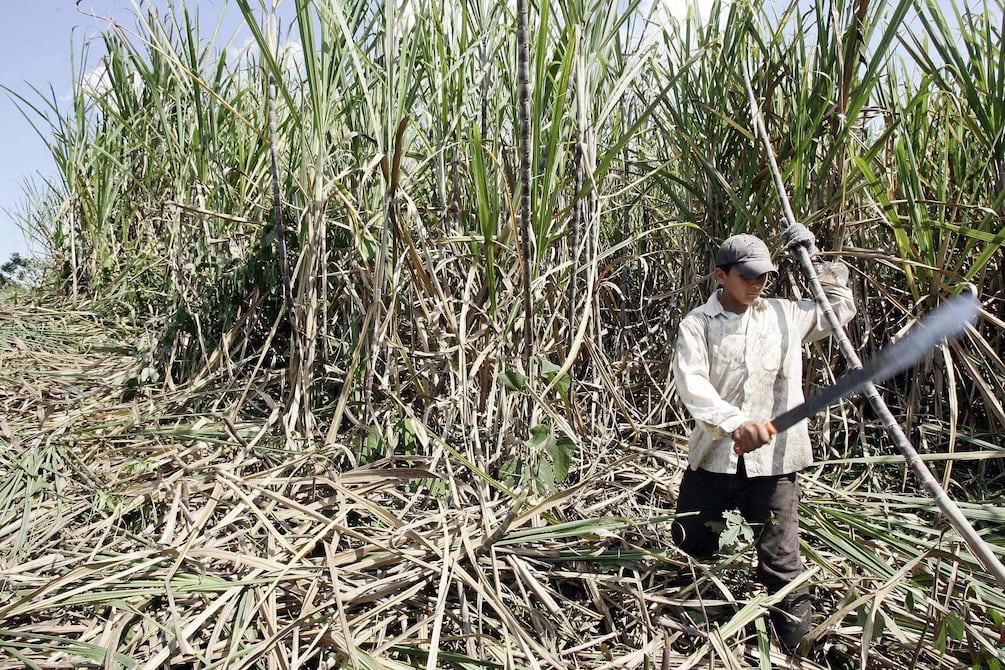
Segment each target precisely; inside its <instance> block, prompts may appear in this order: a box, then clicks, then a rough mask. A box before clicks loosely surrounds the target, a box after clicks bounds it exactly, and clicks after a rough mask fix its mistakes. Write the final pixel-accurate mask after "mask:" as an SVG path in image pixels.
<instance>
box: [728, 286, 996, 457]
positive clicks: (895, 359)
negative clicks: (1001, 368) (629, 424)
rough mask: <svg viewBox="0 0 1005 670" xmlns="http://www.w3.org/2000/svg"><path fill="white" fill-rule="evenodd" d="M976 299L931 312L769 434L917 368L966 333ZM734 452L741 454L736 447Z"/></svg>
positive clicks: (774, 424)
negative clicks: (944, 342)
mask: <svg viewBox="0 0 1005 670" xmlns="http://www.w3.org/2000/svg"><path fill="white" fill-rule="evenodd" d="M980 306H981V305H980V301H979V300H977V296H976V295H975V294H974V293H972V292H970V291H966V292H964V293H963V294H961V295H960V296H958V297H956V298H953V299H952V300H949V301H947V302H945V303H943V304H942V305H940V306H939V307H937V308H936V309H934V310H932V312H931V313H929V314H928V315H927V316H926V317H925V318H923V319H922V320H921V321H919V322H918V323H917V324H915V325H914V326H913V327H912V328H911V329H910V330H909V331H908V332H907V335H905V336H904V337H902V338H901V339H899V340H897V341H896V342H894V343H893V344H889V345H887V346H885V347H883V348H882V349H881V350H880V352H879V353H878V354H876V355H875V356H874V357H873V358H872V359H871V360H869V361H867V362H866V363H865V364H864V365H863V366H862V367H861V368H858V369H856V370H852V371H851V372H849V373H848V374H846V375H844V376H843V377H841V378H840V379H838V380H837V382H835V383H834V385H833V386H828V387H827V388H825V389H824V390H822V391H820V392H819V393H816V394H815V395H813V396H811V397H810V398H809V399H808V400H806V402H804V403H802V404H800V405H797V406H795V407H793V408H792V409H790V410H788V411H787V412H784V413H782V414H779V415H778V416H776V417H775V418H774V419H772V420H771V421H769V422H768V423H767V424H765V426H766V427H767V429H768V432H769V433H772V434H774V433H781V432H782V431H784V430H788V429H789V428H791V427H792V426H794V425H796V424H797V423H799V422H800V421H802V420H803V419H806V418H809V417H811V416H814V415H815V414H817V413H819V412H821V411H823V410H825V409H826V408H828V407H830V406H831V405H833V404H834V403H836V402H837V401H839V400H841V399H842V398H846V397H848V396H850V395H852V394H853V393H857V392H859V391H861V390H862V389H864V388H865V387H866V386H867V385H868V384H870V383H873V384H875V383H878V382H881V381H884V380H886V379H889V378H890V377H892V376H894V375H895V374H897V373H898V372H903V371H904V370H906V369H907V368H909V367H911V366H912V365H914V364H915V363H916V362H918V360H920V359H921V358H922V357H923V356H925V354H927V353H928V352H929V351H931V350H932V349H933V348H935V346H936V345H937V344H938V343H939V342H941V341H942V340H949V339H955V338H957V337H959V336H960V335H962V334H963V333H964V332H966V329H967V328H968V327H969V326H970V324H971V323H973V322H974V321H976V319H977V316H978V314H979V313H980ZM733 450H734V451H736V452H737V453H741V450H739V447H738V446H736V445H734V447H733Z"/></svg>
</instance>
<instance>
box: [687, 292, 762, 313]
mask: <svg viewBox="0 0 1005 670" xmlns="http://www.w3.org/2000/svg"><path fill="white" fill-rule="evenodd" d="M721 292H722V289H721V288H717V289H716V290H714V291H712V295H710V296H709V297H708V300H706V301H705V304H704V305H703V306H702V311H704V312H705V313H706V314H708V315H709V316H741V315H740V314H736V313H734V312H727V311H726V308H725V307H723V306H722V303H721V302H719V293H721ZM767 306H768V303H767V302H766V301H765V300H764V298H758V299H757V300H756V301H755V302H754V304H753V305H751V306H750V309H753V310H756V311H758V312H760V311H761V310H762V309H764V308H765V307H767ZM750 309H748V310H747V311H748V312H749V311H750Z"/></svg>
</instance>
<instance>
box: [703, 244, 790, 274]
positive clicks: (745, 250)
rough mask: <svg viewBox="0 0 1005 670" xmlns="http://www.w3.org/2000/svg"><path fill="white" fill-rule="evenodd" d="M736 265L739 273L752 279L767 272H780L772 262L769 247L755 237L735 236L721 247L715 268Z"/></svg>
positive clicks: (716, 257) (716, 255)
mask: <svg viewBox="0 0 1005 670" xmlns="http://www.w3.org/2000/svg"><path fill="white" fill-rule="evenodd" d="M721 265H735V266H736V269H737V271H738V272H739V273H740V274H741V275H743V276H744V277H746V278H748V279H751V278H753V277H757V276H758V275H763V274H764V273H765V272H778V268H776V267H775V264H774V263H772V262H771V252H770V251H768V245H766V244H765V243H764V242H762V241H761V239H760V238H758V237H755V236H753V235H747V234H741V235H733V236H732V237H728V238H726V240H725V241H724V242H723V243H722V244H721V245H720V246H719V251H718V253H716V254H715V266H716V267H719V266H721Z"/></svg>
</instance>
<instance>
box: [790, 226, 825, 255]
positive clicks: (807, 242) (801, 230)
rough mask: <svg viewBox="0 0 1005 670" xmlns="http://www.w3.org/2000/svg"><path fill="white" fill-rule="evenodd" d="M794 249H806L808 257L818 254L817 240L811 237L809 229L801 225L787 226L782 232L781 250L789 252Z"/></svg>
mask: <svg viewBox="0 0 1005 670" xmlns="http://www.w3.org/2000/svg"><path fill="white" fill-rule="evenodd" d="M796 247H806V251H808V252H810V256H815V255H817V254H819V253H820V250H819V249H817V238H816V237H814V236H813V233H811V232H810V229H809V228H807V227H806V226H804V225H803V224H801V223H792V224H789V225H788V226H787V227H786V228H785V230H783V231H782V249H784V250H785V251H791V250H792V249H794V248H796Z"/></svg>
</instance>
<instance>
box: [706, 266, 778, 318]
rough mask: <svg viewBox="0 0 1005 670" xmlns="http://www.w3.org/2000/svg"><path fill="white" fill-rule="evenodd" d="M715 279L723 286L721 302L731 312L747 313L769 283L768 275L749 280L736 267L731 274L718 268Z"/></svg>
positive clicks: (732, 268)
mask: <svg viewBox="0 0 1005 670" xmlns="http://www.w3.org/2000/svg"><path fill="white" fill-rule="evenodd" d="M715 278H716V279H717V280H718V281H719V285H720V286H722V294H721V295H720V296H719V300H720V301H721V302H722V305H723V307H725V308H726V309H728V310H729V311H731V312H743V311H746V309H747V308H748V307H750V306H751V305H753V304H754V301H756V300H757V299H758V298H759V297H760V295H761V292H762V291H763V290H764V285H765V284H766V283H767V282H768V274H767V273H765V274H762V275H758V276H756V277H751V278H747V277H744V276H743V275H742V274H740V271H739V270H737V269H736V267H731V268H729V272H725V271H723V269H722V268H716V269H715Z"/></svg>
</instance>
